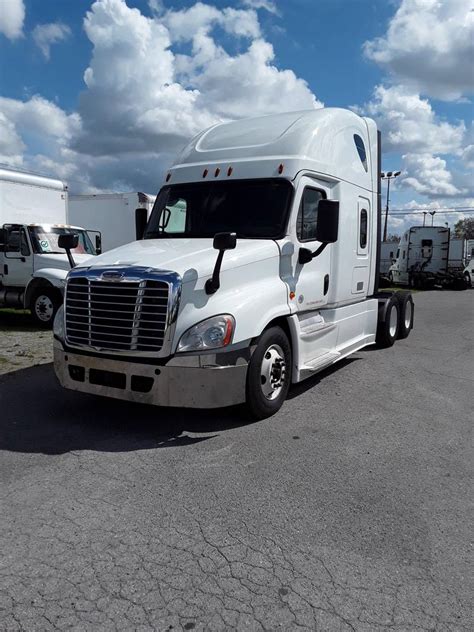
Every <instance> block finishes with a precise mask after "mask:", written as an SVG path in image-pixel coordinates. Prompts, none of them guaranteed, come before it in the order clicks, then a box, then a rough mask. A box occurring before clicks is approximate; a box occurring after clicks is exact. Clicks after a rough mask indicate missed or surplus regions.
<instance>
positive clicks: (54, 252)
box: [0, 168, 100, 327]
mask: <svg viewBox="0 0 474 632" xmlns="http://www.w3.org/2000/svg"><path fill="white" fill-rule="evenodd" d="M67 203H68V191H67V186H66V185H65V184H64V183H63V182H61V181H60V180H55V179H52V178H45V177H43V176H38V175H35V174H32V173H24V172H22V171H16V170H13V169H5V168H4V169H0V308H1V307H10V308H15V309H29V310H31V315H32V318H33V320H34V321H35V322H36V324H37V325H39V326H41V327H51V326H52V324H53V320H54V316H55V314H56V311H57V309H58V308H59V306H60V305H61V303H62V291H63V289H64V283H65V279H66V275H67V272H68V271H69V269H70V268H71V263H70V260H69V259H68V256H67V254H66V252H65V251H64V249H61V248H59V246H58V239H59V236H60V235H62V234H67V233H71V232H74V233H75V234H77V235H78V244H77V247H76V248H75V249H74V251H73V257H74V262H75V263H82V262H85V261H86V260H87V259H89V258H90V257H91V256H92V255H95V254H96V247H98V248H99V249H100V237H99V236H98V235H97V237H99V239H98V240H97V242H96V243H95V244H93V242H92V241H91V238H90V236H89V234H88V232H87V231H85V230H83V229H82V228H78V227H73V226H69V225H68V224H67Z"/></svg>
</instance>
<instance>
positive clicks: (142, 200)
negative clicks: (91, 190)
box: [69, 192, 156, 252]
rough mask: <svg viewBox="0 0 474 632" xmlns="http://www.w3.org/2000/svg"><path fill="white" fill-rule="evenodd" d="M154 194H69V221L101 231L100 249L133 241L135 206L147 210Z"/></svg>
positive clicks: (107, 248) (104, 250) (150, 205)
mask: <svg viewBox="0 0 474 632" xmlns="http://www.w3.org/2000/svg"><path fill="white" fill-rule="evenodd" d="M155 199H156V196H155V195H147V194H146V193H140V192H133V193H98V194H91V195H70V196H69V221H70V222H71V224H77V225H79V226H88V227H90V228H94V229H95V230H97V231H100V233H101V234H102V251H103V252H106V251H107V250H112V248H117V247H118V246H123V244H128V243H129V242H131V241H134V240H135V209H137V208H144V209H146V210H147V214H148V215H149V214H150V213H151V209H152V208H153V204H154V202H155Z"/></svg>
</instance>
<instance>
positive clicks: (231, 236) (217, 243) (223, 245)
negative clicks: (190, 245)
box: [212, 233, 237, 250]
mask: <svg viewBox="0 0 474 632" xmlns="http://www.w3.org/2000/svg"><path fill="white" fill-rule="evenodd" d="M212 245H213V247H214V249H215V250H233V249H234V248H235V246H236V245H237V234H236V233H216V234H215V235H214V241H213V243H212Z"/></svg>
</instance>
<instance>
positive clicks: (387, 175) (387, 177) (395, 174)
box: [381, 171, 401, 241]
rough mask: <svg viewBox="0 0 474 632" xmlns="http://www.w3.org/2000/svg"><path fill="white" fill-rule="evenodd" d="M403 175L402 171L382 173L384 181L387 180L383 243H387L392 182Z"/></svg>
mask: <svg viewBox="0 0 474 632" xmlns="http://www.w3.org/2000/svg"><path fill="white" fill-rule="evenodd" d="M400 174H401V171H382V173H381V178H382V180H387V203H386V205H385V224H384V228H383V241H387V222H388V207H389V205H390V180H394V179H395V178H397V177H398V176H399V175H400Z"/></svg>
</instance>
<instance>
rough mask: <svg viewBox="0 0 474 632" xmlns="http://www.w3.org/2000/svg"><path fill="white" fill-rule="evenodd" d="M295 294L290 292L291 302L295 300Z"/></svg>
mask: <svg viewBox="0 0 474 632" xmlns="http://www.w3.org/2000/svg"><path fill="white" fill-rule="evenodd" d="M295 296H296V294H295V293H294V292H290V298H291V300H293V299H294V298H295Z"/></svg>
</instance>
